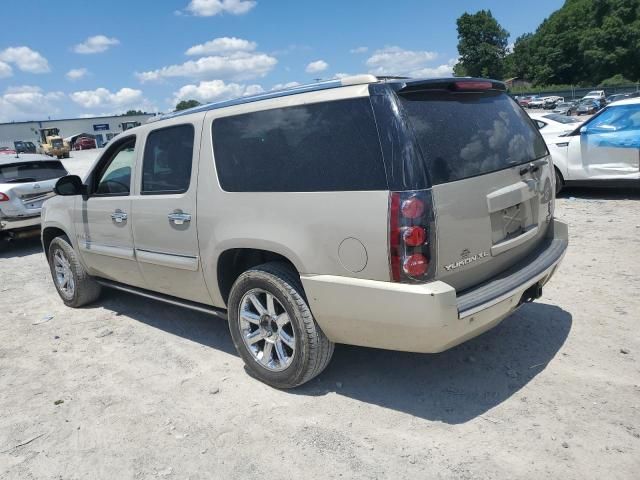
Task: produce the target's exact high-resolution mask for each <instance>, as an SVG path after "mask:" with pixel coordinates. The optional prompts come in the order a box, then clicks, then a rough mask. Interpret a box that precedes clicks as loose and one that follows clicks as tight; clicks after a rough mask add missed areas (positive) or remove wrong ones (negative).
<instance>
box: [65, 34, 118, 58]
mask: <svg viewBox="0 0 640 480" xmlns="http://www.w3.org/2000/svg"><path fill="white" fill-rule="evenodd" d="M119 44H120V40H118V39H117V38H109V37H106V36H105V35H95V36H93V37H89V38H87V39H86V40H85V41H84V42H82V43H79V44H77V45H76V46H74V47H73V51H74V52H76V53H82V54H92V53H102V52H105V51H107V50H109V48H111V47H113V46H115V45H119Z"/></svg>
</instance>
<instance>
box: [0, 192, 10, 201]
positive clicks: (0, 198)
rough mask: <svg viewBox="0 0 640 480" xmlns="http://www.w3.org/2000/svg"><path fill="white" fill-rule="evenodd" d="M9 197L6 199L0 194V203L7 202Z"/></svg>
mask: <svg viewBox="0 0 640 480" xmlns="http://www.w3.org/2000/svg"><path fill="white" fill-rule="evenodd" d="M8 201H9V197H7V196H6V195H5V194H4V193H2V192H0V202H8Z"/></svg>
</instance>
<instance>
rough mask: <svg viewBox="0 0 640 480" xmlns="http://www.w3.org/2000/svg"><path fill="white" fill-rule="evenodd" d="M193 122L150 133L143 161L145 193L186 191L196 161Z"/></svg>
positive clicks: (143, 188)
mask: <svg viewBox="0 0 640 480" xmlns="http://www.w3.org/2000/svg"><path fill="white" fill-rule="evenodd" d="M193 137H194V128H193V125H178V126H176V127H168V128H161V129H159V130H154V131H153V132H151V133H150V134H149V136H148V137H147V144H146V146H145V148H144V161H143V164H142V170H143V171H142V193H148V194H149V193H152V194H159V193H183V192H186V191H187V190H188V189H189V182H190V180H191V164H192V163H193Z"/></svg>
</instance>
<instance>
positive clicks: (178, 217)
mask: <svg viewBox="0 0 640 480" xmlns="http://www.w3.org/2000/svg"><path fill="white" fill-rule="evenodd" d="M168 217H169V221H170V222H173V223H174V224H175V225H184V224H185V223H189V222H190V221H191V215H190V214H188V213H182V212H173V213H170V214H169V215H168Z"/></svg>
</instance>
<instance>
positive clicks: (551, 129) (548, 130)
mask: <svg viewBox="0 0 640 480" xmlns="http://www.w3.org/2000/svg"><path fill="white" fill-rule="evenodd" d="M530 117H531V119H532V120H533V121H534V122H535V124H536V126H537V127H538V129H539V130H540V133H541V134H542V136H543V137H545V139H546V138H547V136H558V135H561V134H563V133H570V132H573V131H574V130H575V129H576V128H577V127H578V126H579V125H580V124H581V123H582V122H581V121H580V120H578V119H577V118H575V117H568V116H567V115H561V114H558V113H532V114H531V115H530Z"/></svg>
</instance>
